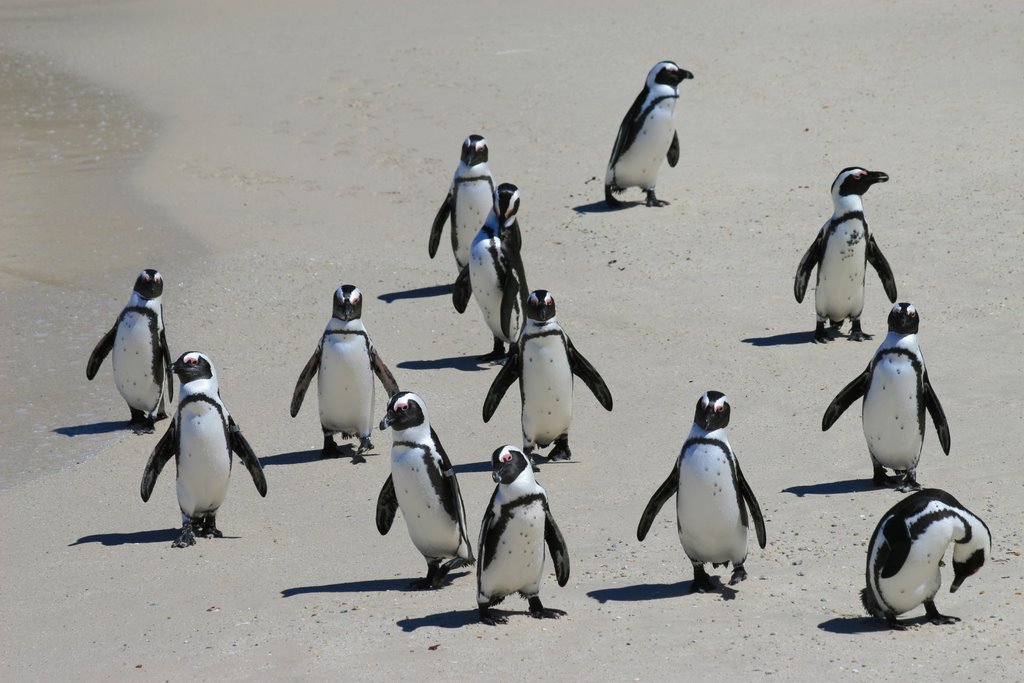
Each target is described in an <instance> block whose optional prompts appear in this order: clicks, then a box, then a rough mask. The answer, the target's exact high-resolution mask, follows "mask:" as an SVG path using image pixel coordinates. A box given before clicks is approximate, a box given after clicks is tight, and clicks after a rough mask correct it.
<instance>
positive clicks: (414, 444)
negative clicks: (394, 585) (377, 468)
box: [377, 391, 475, 590]
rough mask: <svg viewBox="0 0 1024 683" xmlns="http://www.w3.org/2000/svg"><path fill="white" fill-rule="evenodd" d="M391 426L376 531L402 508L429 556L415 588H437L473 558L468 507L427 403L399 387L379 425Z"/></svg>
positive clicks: (388, 524) (385, 527)
mask: <svg viewBox="0 0 1024 683" xmlns="http://www.w3.org/2000/svg"><path fill="white" fill-rule="evenodd" d="M388 427H391V428H392V429H393V430H395V436H394V444H393V445H392V447H391V474H390V475H389V476H388V478H387V480H386V481H385V482H384V486H383V487H382V488H381V490H380V495H379V496H378V497H377V531H379V532H380V533H381V535H382V536H384V535H386V534H387V533H388V531H390V530H391V525H392V524H393V523H394V521H395V513H396V512H397V511H398V510H399V508H401V510H402V516H404V517H405V523H406V526H407V527H408V529H409V537H410V538H411V539H412V542H413V545H415V546H416V549H417V550H419V551H420V552H421V553H422V554H423V557H424V558H425V559H426V560H427V576H426V577H425V578H423V579H419V580H418V581H415V582H413V584H412V586H411V587H412V588H413V589H415V590H425V589H432V588H439V587H440V586H441V582H442V581H443V579H444V577H445V576H447V574H448V572H450V571H451V570H452V569H458V568H459V567H465V566H467V565H471V564H473V562H474V561H475V560H474V558H473V549H472V547H471V545H470V541H469V533H468V532H467V530H466V508H465V506H464V505H463V503H462V494H461V492H460V491H459V481H458V479H456V477H455V470H453V469H452V462H451V460H449V459H448V454H447V453H446V452H445V450H444V447H443V446H442V445H441V441H440V439H438V438H437V433H436V432H434V430H433V429H432V428H431V426H430V420H429V419H428V418H427V406H426V404H425V403H424V402H423V399H422V398H420V397H419V396H417V395H416V394H414V393H411V392H408V391H403V392H399V393H397V394H395V395H394V396H392V397H391V400H390V401H388V412H387V414H386V415H384V419H383V420H381V422H380V428H381V430H384V429H387V428H388Z"/></svg>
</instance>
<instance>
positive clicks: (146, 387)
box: [85, 268, 174, 434]
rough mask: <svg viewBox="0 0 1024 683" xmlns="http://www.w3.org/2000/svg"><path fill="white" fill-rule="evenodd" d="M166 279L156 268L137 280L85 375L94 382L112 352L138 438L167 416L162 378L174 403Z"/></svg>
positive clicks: (116, 376)
mask: <svg viewBox="0 0 1024 683" xmlns="http://www.w3.org/2000/svg"><path fill="white" fill-rule="evenodd" d="M163 291H164V280H163V277H162V276H161V275H160V273H159V272H158V271H156V270H153V269H152V268H147V269H146V270H144V271H142V272H141V273H139V275H138V277H136V278H135V287H134V288H133V289H132V295H131V298H129V299H128V305H127V306H125V307H124V310H122V311H121V315H119V316H117V320H116V321H115V322H114V326H113V327H111V328H110V331H109V332H107V333H106V334H105V335H103V338H102V339H100V342H99V344H97V345H96V348H95V349H93V351H92V355H90V356H89V363H88V365H86V367H85V377H86V379H88V380H92V378H93V377H95V376H96V372H97V371H98V370H99V369H100V365H101V364H102V363H103V359H104V358H106V357H107V354H109V353H110V352H111V351H113V352H114V355H113V359H112V360H111V363H112V364H113V366H114V384H116V385H117V390H118V391H119V392H121V396H122V397H123V398H124V400H125V401H126V402H127V403H128V409H129V410H130V411H131V416H132V417H131V420H130V421H129V422H128V426H129V427H130V428H131V429H132V430H133V431H134V432H135V433H136V434H152V433H153V431H154V429H155V423H156V421H157V420H162V419H164V418H165V417H167V413H166V411H165V409H164V399H163V391H164V376H165V374H166V377H167V400H168V401H173V400H174V377H173V376H172V374H171V352H170V350H169V349H168V347H167V334H166V332H165V331H164V316H163V305H162V303H161V297H162V295H163Z"/></svg>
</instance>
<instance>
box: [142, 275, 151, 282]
mask: <svg viewBox="0 0 1024 683" xmlns="http://www.w3.org/2000/svg"><path fill="white" fill-rule="evenodd" d="M142 279H143V280H145V281H146V282H149V273H143V274H142Z"/></svg>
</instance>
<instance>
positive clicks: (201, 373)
mask: <svg viewBox="0 0 1024 683" xmlns="http://www.w3.org/2000/svg"><path fill="white" fill-rule="evenodd" d="M171 369H172V370H173V371H174V373H175V374H176V375H178V380H179V381H180V382H181V392H180V396H179V397H178V410H177V412H176V413H175V414H174V418H173V419H172V420H171V424H170V425H169V426H168V427H167V431H166V432H164V435H163V436H162V437H161V438H160V441H159V443H157V445H156V448H154V449H153V453H152V454H151V455H150V456H149V462H147V463H146V469H145V471H144V472H143V474H142V485H141V487H140V493H141V494H142V500H143V502H146V501H148V500H149V496H150V494H152V493H153V486H154V485H155V484H156V479H157V477H158V476H160V471H161V470H162V469H163V467H164V465H166V464H167V461H168V460H170V459H171V458H172V457H173V458H174V461H175V464H176V465H177V469H178V475H177V485H176V486H177V491H178V507H180V508H181V535H180V536H179V537H178V539H177V540H176V541H174V543H173V544H172V547H175V548H184V547H186V546H190V545H195V542H196V536H197V535H198V536H202V537H204V538H220V537H222V536H223V534H222V533H221V532H220V530H218V529H217V510H219V509H220V506H221V504H222V503H223V502H224V497H225V496H226V495H227V492H228V478H229V477H230V476H231V452H232V451H234V452H235V453H236V454H238V458H239V459H240V460H241V461H242V464H243V465H245V468H246V469H247V470H249V474H250V476H252V480H253V483H254V484H256V490H257V491H259V492H260V495H261V496H266V495H267V480H266V478H264V476H263V468H262V467H261V466H260V461H259V459H258V458H257V457H256V454H255V453H254V452H253V450H252V447H251V446H250V445H249V442H248V441H247V440H246V438H245V437H244V436H243V435H242V430H241V429H239V427H238V425H237V424H236V423H235V420H234V419H233V418H232V417H231V413H229V412H228V409H227V406H225V405H224V402H223V401H222V400H221V398H220V387H219V385H218V384H217V372H216V370H214V367H213V362H212V361H211V360H210V359H209V357H207V356H206V355H205V354H202V353H198V352H195V351H190V352H188V353H185V354H182V356H181V357H180V358H178V360H176V361H175V362H174V364H173V365H171Z"/></svg>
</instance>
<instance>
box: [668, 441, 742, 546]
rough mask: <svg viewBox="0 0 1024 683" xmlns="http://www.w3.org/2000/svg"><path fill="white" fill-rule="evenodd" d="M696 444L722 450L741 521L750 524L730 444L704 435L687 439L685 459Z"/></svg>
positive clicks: (684, 451) (684, 448) (684, 445)
mask: <svg viewBox="0 0 1024 683" xmlns="http://www.w3.org/2000/svg"><path fill="white" fill-rule="evenodd" d="M694 446H711V447H713V448H717V449H718V450H720V451H722V456H723V457H724V459H725V461H726V463H727V464H728V466H729V484H730V485H731V486H732V492H733V494H734V495H735V496H736V507H737V508H739V511H740V522H742V524H743V526H748V522H747V506H746V505H744V504H743V494H742V493H741V491H740V487H739V483H738V481H737V477H736V461H735V459H734V458H733V455H732V451H731V450H730V449H729V446H728V445H726V443H725V442H724V441H720V440H719V439H708V438H704V437H696V438H693V439H687V441H686V443H684V444H683V458H684V459H685V458H686V453H687V451H688V450H689V449H690V448H692V447H694ZM716 495H717V494H716Z"/></svg>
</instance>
